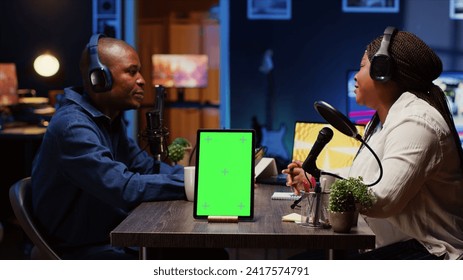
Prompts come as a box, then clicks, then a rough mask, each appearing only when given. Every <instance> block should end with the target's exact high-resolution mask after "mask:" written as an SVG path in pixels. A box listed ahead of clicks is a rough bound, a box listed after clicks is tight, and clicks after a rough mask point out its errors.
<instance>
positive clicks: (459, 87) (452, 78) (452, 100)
mask: <svg viewBox="0 0 463 280" xmlns="http://www.w3.org/2000/svg"><path fill="white" fill-rule="evenodd" d="M356 73H357V70H349V71H347V115H348V117H349V119H350V120H351V121H352V122H353V123H355V124H366V123H367V122H368V121H369V120H370V119H371V117H372V116H373V115H374V113H375V111H374V110H372V109H370V108H368V107H366V106H361V105H358V104H357V102H356V101H355V93H354V90H355V80H354V76H355V74H356ZM434 84H436V85H438V86H440V87H441V88H442V90H443V91H444V93H445V95H446V96H447V101H448V105H449V109H450V112H452V115H453V119H454V121H455V127H456V129H457V131H458V134H459V135H460V141H461V142H462V145H463V71H443V72H442V74H441V75H440V76H439V78H437V79H436V80H434Z"/></svg>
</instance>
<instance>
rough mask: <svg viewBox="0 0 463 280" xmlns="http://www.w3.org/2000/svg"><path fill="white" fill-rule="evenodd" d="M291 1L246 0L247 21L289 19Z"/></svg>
mask: <svg viewBox="0 0 463 280" xmlns="http://www.w3.org/2000/svg"><path fill="white" fill-rule="evenodd" d="M291 1H292V0H248V19H272V20H287V19H291Z"/></svg>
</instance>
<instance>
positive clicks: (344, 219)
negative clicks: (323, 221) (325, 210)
mask: <svg viewBox="0 0 463 280" xmlns="http://www.w3.org/2000/svg"><path fill="white" fill-rule="evenodd" d="M354 216H355V212H354V211H350V212H330V224H331V227H332V228H333V231H334V232H339V233H349V232H350V230H351V228H352V224H353V222H354Z"/></svg>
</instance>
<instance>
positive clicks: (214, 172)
mask: <svg viewBox="0 0 463 280" xmlns="http://www.w3.org/2000/svg"><path fill="white" fill-rule="evenodd" d="M196 142H197V146H196V147H197V152H196V176H195V199H194V211H193V212H194V213H193V216H194V218H195V219H208V220H213V219H214V218H215V217H218V218H220V219H225V220H227V217H228V218H230V220H233V221H238V220H252V219H253V215H254V161H255V152H256V150H255V131H254V130H252V129H199V130H198V131H197V138H196ZM224 217H225V218H224Z"/></svg>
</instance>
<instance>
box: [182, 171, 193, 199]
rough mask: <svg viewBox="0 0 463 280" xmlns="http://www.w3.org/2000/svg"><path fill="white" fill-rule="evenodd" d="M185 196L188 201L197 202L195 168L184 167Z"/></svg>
mask: <svg viewBox="0 0 463 280" xmlns="http://www.w3.org/2000/svg"><path fill="white" fill-rule="evenodd" d="M184 178H185V179H184V181H185V194H186V199H187V200H188V201H194V200H195V167H194V166H185V167H184Z"/></svg>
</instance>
